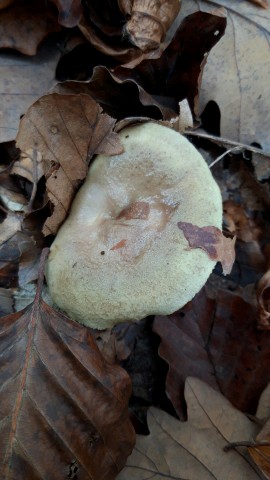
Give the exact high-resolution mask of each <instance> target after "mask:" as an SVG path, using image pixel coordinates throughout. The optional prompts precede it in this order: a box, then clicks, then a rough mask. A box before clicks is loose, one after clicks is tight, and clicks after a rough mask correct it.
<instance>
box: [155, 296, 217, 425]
mask: <svg viewBox="0 0 270 480" xmlns="http://www.w3.org/2000/svg"><path fill="white" fill-rule="evenodd" d="M215 309H216V302H215V301H214V300H211V299H209V298H207V296H206V294H205V292H204V290H202V291H201V292H200V293H199V294H197V295H196V297H195V299H194V300H193V301H192V303H191V302H189V303H188V304H187V306H186V307H185V308H184V309H181V311H180V312H176V313H173V314H172V315H169V316H168V317H164V316H161V315H157V316H156V317H155V320H154V323H153V331H154V332H155V333H156V334H157V335H159V337H160V338H161V343H160V346H159V349H158V353H159V355H160V357H161V358H163V359H164V360H165V361H166V362H167V363H168V365H169V370H168V373H167V376H166V393H167V396H168V397H169V399H170V400H171V402H172V404H173V406H174V408H175V410H176V412H177V415H178V416H179V418H180V419H181V420H184V419H185V418H186V404H185V400H184V386H185V381H186V378H187V377H189V376H196V377H198V378H199V379H200V380H203V381H204V382H206V383H208V385H211V386H212V387H214V388H216V389H218V388H219V387H218V383H217V380H216V379H215V368H214V365H213V364H212V362H211V358H209V353H208V351H207V348H206V345H207V340H208V336H209V331H210V328H211V325H212V322H213V321H214V317H215Z"/></svg>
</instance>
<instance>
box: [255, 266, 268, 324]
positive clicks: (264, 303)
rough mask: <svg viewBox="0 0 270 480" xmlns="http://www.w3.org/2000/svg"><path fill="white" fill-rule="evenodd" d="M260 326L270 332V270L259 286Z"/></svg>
mask: <svg viewBox="0 0 270 480" xmlns="http://www.w3.org/2000/svg"><path fill="white" fill-rule="evenodd" d="M257 301H258V326H259V327H260V328H262V329H263V330H270V270H268V271H267V272H266V273H265V274H264V275H263V277H262V278H261V280H260V281H259V283H258V286H257Z"/></svg>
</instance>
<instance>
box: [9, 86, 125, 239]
mask: <svg viewBox="0 0 270 480" xmlns="http://www.w3.org/2000/svg"><path fill="white" fill-rule="evenodd" d="M114 123H115V120H114V119H113V118H111V117H109V116H108V115H106V114H102V109H101V107H100V106H99V105H98V104H97V103H96V102H95V101H94V100H93V99H92V98H91V97H90V96H88V95H58V94H51V95H45V96H44V97H41V98H40V99H39V100H38V101H37V102H36V103H34V104H33V105H32V106H31V107H30V108H29V110H28V111H27V113H26V114H25V116H24V117H23V119H22V120H21V123H20V129H19V133H18V136H17V146H18V147H19V148H20V149H21V150H22V151H23V152H26V151H28V150H29V149H31V148H33V149H35V150H36V151H37V152H38V154H40V155H41V156H42V159H43V162H44V163H43V168H45V170H46V171H45V176H46V180H47V181H46V191H47V194H48V197H49V199H50V201H51V202H52V204H53V206H54V210H53V214H52V216H51V217H49V218H48V219H47V220H46V222H45V225H44V228H43V232H44V234H45V235H49V234H51V233H56V231H57V229H58V227H59V226H60V224H61V223H62V222H63V221H64V219H65V218H66V215H67V212H68V209H69V207H70V204H71V201H72V199H73V196H74V194H75V192H76V190H77V189H78V187H79V185H80V183H81V181H82V180H83V179H84V178H85V176H86V174H87V170H88V165H89V162H90V159H91V158H92V156H93V155H94V154H95V153H104V154H108V155H110V154H116V153H120V152H121V151H122V147H121V145H120V141H119V140H118V137H117V135H116V134H115V133H114V132H113V131H112V130H113V126H114ZM48 165H50V167H49V168H48ZM18 166H19V165H18V164H17V168H18Z"/></svg>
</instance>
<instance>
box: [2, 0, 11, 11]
mask: <svg viewBox="0 0 270 480" xmlns="http://www.w3.org/2000/svg"><path fill="white" fill-rule="evenodd" d="M13 2H14V0H1V1H0V10H3V9H4V8H7V7H8V6H9V5H11V4H12V3H13Z"/></svg>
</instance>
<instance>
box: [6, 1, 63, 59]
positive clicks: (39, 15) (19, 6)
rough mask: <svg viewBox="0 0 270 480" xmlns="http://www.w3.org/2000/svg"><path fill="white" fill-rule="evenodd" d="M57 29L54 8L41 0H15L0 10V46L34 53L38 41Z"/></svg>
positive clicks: (26, 53) (30, 53) (27, 53)
mask: <svg viewBox="0 0 270 480" xmlns="http://www.w3.org/2000/svg"><path fill="white" fill-rule="evenodd" d="M59 30H60V27H59V25H58V23H57V20H56V15H55V10H54V8H52V6H51V4H49V3H46V2H44V1H43V0H27V2H25V1H24V0H16V2H14V3H13V4H12V5H11V6H10V7H9V8H6V9H5V10H2V11H0V48H12V49H14V50H17V51H18V52H21V53H23V54H24V55H36V53H37V48H38V46H39V44H40V42H41V41H42V40H44V38H46V37H47V36H48V35H49V33H52V32H58V31H59Z"/></svg>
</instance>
